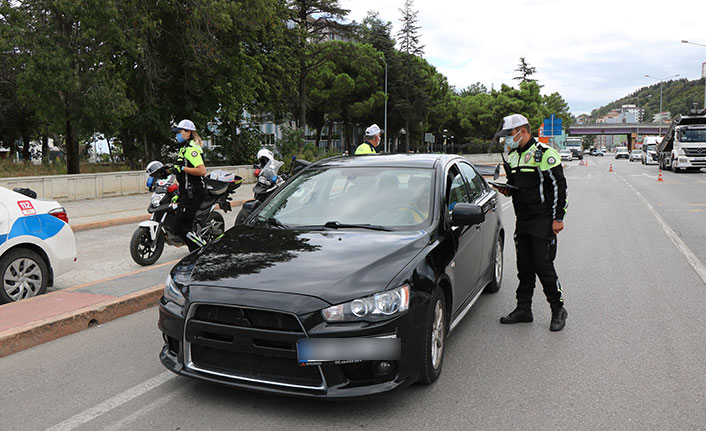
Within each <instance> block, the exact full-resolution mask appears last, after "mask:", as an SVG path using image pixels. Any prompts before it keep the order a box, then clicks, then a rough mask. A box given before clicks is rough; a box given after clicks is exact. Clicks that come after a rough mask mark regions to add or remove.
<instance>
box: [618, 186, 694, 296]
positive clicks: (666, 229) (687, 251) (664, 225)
mask: <svg viewBox="0 0 706 431" xmlns="http://www.w3.org/2000/svg"><path fill="white" fill-rule="evenodd" d="M618 178H620V179H621V180H622V181H623V182H624V183H625V184H626V185H627V186H628V187H629V188H630V189H632V191H634V192H635V194H636V195H637V197H638V198H640V200H641V201H642V203H644V204H645V205H646V206H647V209H649V210H650V212H651V213H652V215H654V216H655V218H656V219H657V221H658V222H659V224H660V225H661V226H662V230H663V231H664V233H666V234H667V236H668V237H669V239H671V240H672V242H673V243H674V245H676V246H677V248H678V249H679V251H681V252H682V254H683V255H684V257H685V258H686V260H687V262H689V265H691V267H692V268H694V271H696V274H697V275H698V276H699V277H701V280H702V281H703V282H704V284H706V266H704V264H703V263H701V261H700V260H699V258H698V257H696V255H695V254H694V253H693V252H692V251H691V250H690V249H689V247H687V245H686V244H685V243H684V241H682V239H681V238H679V236H678V235H677V234H676V232H674V231H673V230H672V228H671V227H669V225H668V224H667V222H666V221H665V220H664V219H663V218H662V216H661V215H659V213H658V212H657V210H656V209H655V208H654V207H653V206H652V205H651V204H650V203H649V202H648V201H647V199H645V197H644V196H643V195H642V193H640V192H638V191H637V190H636V189H635V187H633V186H632V184H630V183H629V182H627V180H625V178H623V177H621V176H620V175H618Z"/></svg>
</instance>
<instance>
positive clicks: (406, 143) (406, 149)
mask: <svg viewBox="0 0 706 431" xmlns="http://www.w3.org/2000/svg"><path fill="white" fill-rule="evenodd" d="M404 130H405V131H406V132H407V133H405V134H404V152H405V154H406V153H409V133H410V131H409V119H405V120H404Z"/></svg>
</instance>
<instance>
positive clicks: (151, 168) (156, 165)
mask: <svg viewBox="0 0 706 431" xmlns="http://www.w3.org/2000/svg"><path fill="white" fill-rule="evenodd" d="M162 166H164V165H163V164H162V162H160V161H159V160H154V161H151V162H150V163H149V164H148V165H147V168H146V169H145V171H147V173H148V174H149V175H152V174H153V173H155V172H157V170H158V169H161V168H162Z"/></svg>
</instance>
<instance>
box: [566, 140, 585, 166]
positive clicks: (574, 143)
mask: <svg viewBox="0 0 706 431" xmlns="http://www.w3.org/2000/svg"><path fill="white" fill-rule="evenodd" d="M565 144H566V149H567V150H569V151H571V155H572V156H573V158H575V159H579V160H583V139H581V138H579V137H573V136H569V137H567V138H566V143H565Z"/></svg>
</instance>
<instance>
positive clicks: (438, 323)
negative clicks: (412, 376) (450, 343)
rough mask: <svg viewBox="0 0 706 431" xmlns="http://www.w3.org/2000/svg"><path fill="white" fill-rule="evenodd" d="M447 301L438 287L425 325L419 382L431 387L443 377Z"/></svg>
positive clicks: (446, 331)
mask: <svg viewBox="0 0 706 431" xmlns="http://www.w3.org/2000/svg"><path fill="white" fill-rule="evenodd" d="M448 320H449V319H448V318H447V313H446V299H445V296H444V292H443V290H441V287H439V286H437V287H436V289H434V293H433V294H432V296H431V304H430V307H429V311H428V313H427V321H426V325H424V351H423V352H422V355H423V356H422V370H421V373H420V376H419V382H420V383H422V384H423V385H430V384H432V383H434V382H435V381H436V379H438V378H439V376H440V375H441V367H442V365H443V362H444V351H445V349H446V334H447V333H448V329H447V328H448Z"/></svg>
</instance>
